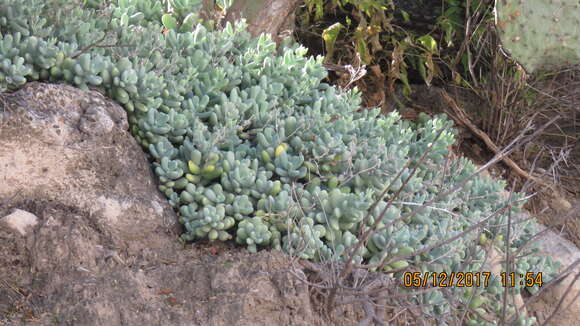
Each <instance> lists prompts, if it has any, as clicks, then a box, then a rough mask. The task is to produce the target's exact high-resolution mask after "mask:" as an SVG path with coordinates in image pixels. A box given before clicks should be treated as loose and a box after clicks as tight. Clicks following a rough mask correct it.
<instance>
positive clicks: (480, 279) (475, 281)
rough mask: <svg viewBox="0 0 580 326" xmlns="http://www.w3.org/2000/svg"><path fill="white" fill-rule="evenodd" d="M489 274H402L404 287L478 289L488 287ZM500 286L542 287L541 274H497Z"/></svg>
mask: <svg viewBox="0 0 580 326" xmlns="http://www.w3.org/2000/svg"><path fill="white" fill-rule="evenodd" d="M492 276H494V275H493V274H492V273H491V272H456V273H435V272H423V273H422V272H405V273H403V286H404V287H413V288H419V287H423V288H425V287H453V286H455V287H480V286H484V287H487V286H489V282H490V279H491V277H492ZM499 278H500V282H501V285H502V286H503V287H516V286H517V285H520V286H527V287H532V286H536V285H537V286H540V287H541V286H542V285H544V282H543V280H542V273H541V272H539V273H531V272H528V273H525V274H522V273H515V272H511V273H506V272H501V273H499Z"/></svg>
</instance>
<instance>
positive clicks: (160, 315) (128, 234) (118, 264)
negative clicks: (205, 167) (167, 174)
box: [0, 83, 321, 326]
mask: <svg viewBox="0 0 580 326" xmlns="http://www.w3.org/2000/svg"><path fill="white" fill-rule="evenodd" d="M0 105H1V106H2V107H1V108H0V114H1V120H0V219H1V220H2V221H1V222H0V248H2V253H1V254H0V325H4V324H5V325H11V326H12V325H20V324H22V325H49V324H50V325H53V324H56V325H95V326H97V325H110V326H116V325H316V324H317V323H318V324H320V323H321V322H320V321H319V320H320V318H319V317H317V316H316V314H314V313H313V311H312V308H311V306H310V300H309V294H308V289H307V287H306V285H305V284H304V283H301V282H298V281H297V280H296V279H295V278H293V277H290V275H289V274H288V272H287V271H285V270H286V269H287V268H288V260H287V258H285V257H284V256H283V255H281V254H279V253H267V252H264V253H260V254H257V255H250V254H249V253H247V252H246V251H245V250H241V249H236V248H233V247H231V248H228V249H227V250H225V249H224V248H225V247H228V245H225V244H221V245H219V246H221V247H222V248H221V249H219V251H218V249H216V248H220V247H215V246H214V245H211V244H209V245H202V244H196V245H194V246H191V245H187V246H185V245H183V244H182V243H180V242H179V239H178V237H177V236H178V234H179V227H178V225H177V224H176V221H177V218H176V216H175V214H174V212H173V210H172V209H171V207H170V206H169V205H168V204H167V201H166V200H165V199H164V198H163V197H162V195H161V194H160V193H159V192H158V191H157V189H156V185H155V182H154V181H153V180H154V179H153V175H152V173H151V170H150V166H149V163H148V161H147V158H146V157H145V154H144V153H143V152H142V150H141V149H140V147H139V146H138V145H137V143H136V142H135V141H134V139H133V138H132V137H131V136H130V134H129V133H128V132H127V129H128V123H127V119H126V115H125V112H124V111H123V110H122V108H121V107H120V106H118V105H116V104H115V103H113V102H112V101H109V100H107V99H106V98H105V97H103V96H102V95H100V94H99V93H97V92H84V91H81V90H79V89H76V88H73V87H70V86H65V85H49V84H40V83H31V84H27V85H26V86H25V87H24V88H23V89H21V90H19V91H17V92H15V93H12V94H2V95H1V98H0ZM2 217H4V218H2ZM208 246H211V247H212V248H213V250H212V252H213V253H214V254H211V253H210V252H209V251H208ZM3 323H4V324H3Z"/></svg>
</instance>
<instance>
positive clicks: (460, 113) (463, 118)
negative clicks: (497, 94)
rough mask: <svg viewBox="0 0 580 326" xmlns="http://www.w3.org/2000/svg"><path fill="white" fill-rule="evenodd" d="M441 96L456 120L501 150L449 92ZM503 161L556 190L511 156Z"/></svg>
mask: <svg viewBox="0 0 580 326" xmlns="http://www.w3.org/2000/svg"><path fill="white" fill-rule="evenodd" d="M441 97H442V98H443V100H444V101H445V103H446V104H447V105H449V107H450V108H451V110H453V115H451V116H452V117H453V118H454V120H456V121H457V122H460V123H462V124H463V125H465V126H466V127H467V128H469V130H471V132H472V133H473V134H475V135H476V136H477V137H479V139H481V140H482V141H483V142H484V143H485V145H486V146H487V147H488V148H489V149H490V150H491V151H492V152H493V153H494V154H497V153H499V152H500V149H499V147H498V146H497V145H496V144H495V143H494V142H493V141H492V140H491V139H490V138H489V136H488V135H487V134H486V133H485V132H483V131H482V130H481V129H479V128H478V127H477V126H476V125H475V124H473V123H472V122H471V120H470V119H469V117H468V116H467V114H466V113H465V111H464V110H463V109H462V108H461V107H459V105H458V104H457V103H456V102H455V101H454V100H453V99H452V98H451V97H450V96H449V94H447V92H445V91H441ZM559 118H560V115H557V116H556V117H554V118H553V119H552V120H550V122H552V123H553V122H554V121H556V120H557V119H559ZM502 161H503V162H504V163H505V164H507V165H508V166H509V167H510V168H511V169H512V170H513V171H514V172H515V173H516V174H518V175H519V176H521V177H523V178H525V179H527V180H531V181H534V182H535V183H536V184H539V185H541V186H544V187H547V188H550V189H552V190H555V189H554V186H553V185H552V184H549V183H547V182H545V181H544V180H542V179H540V178H537V177H535V176H533V175H531V174H530V173H528V172H526V171H525V170H523V169H522V168H521V167H520V166H519V165H518V164H517V163H516V162H514V161H513V160H512V159H510V158H509V157H507V156H504V157H502Z"/></svg>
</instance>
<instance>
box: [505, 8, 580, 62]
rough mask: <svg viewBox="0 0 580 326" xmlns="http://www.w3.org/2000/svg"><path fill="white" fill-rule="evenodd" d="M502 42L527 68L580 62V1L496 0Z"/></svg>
mask: <svg viewBox="0 0 580 326" xmlns="http://www.w3.org/2000/svg"><path fill="white" fill-rule="evenodd" d="M495 14H496V16H495V17H496V26H497V30H498V32H499V35H500V38H501V41H502V45H503V47H504V49H505V50H507V52H509V54H511V56H512V57H513V58H514V59H515V60H516V61H518V62H519V63H520V64H521V65H522V66H523V67H524V68H525V69H526V70H527V71H528V72H530V73H532V72H534V71H536V70H537V69H551V68H556V67H558V66H565V65H570V64H579V63H580V1H578V0H549V1H548V0H497V1H496V7H495Z"/></svg>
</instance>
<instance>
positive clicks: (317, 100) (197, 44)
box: [0, 0, 551, 322]
mask: <svg viewBox="0 0 580 326" xmlns="http://www.w3.org/2000/svg"><path fill="white" fill-rule="evenodd" d="M165 2H167V1H162V2H161V3H163V4H165ZM59 3H60V4H61V5H62V6H59ZM67 3H68V2H67V1H64V0H62V1H60V0H54V1H50V2H45V1H42V0H27V1H21V0H8V2H7V4H6V5H3V6H0V90H1V91H6V90H13V89H16V88H18V87H20V86H22V85H23V84H24V83H26V82H27V81H33V80H46V81H64V82H67V83H70V84H72V85H76V86H77V87H80V88H83V89H88V88H89V87H95V88H98V89H100V90H102V91H103V92H104V93H106V94H107V95H108V96H109V97H111V98H112V99H114V100H116V101H117V102H118V103H120V104H121V105H122V106H123V107H124V108H125V109H126V111H127V113H128V117H129V121H130V128H131V133H132V134H133V136H134V137H135V139H136V140H137V141H138V142H139V143H140V144H141V145H142V146H143V148H144V149H145V150H146V151H147V152H148V153H149V154H150V156H151V159H152V161H153V163H152V164H153V167H154V170H155V173H156V175H157V176H158V179H159V190H160V191H162V192H163V193H164V194H165V195H166V196H167V198H168V200H169V202H170V203H171V205H172V206H173V207H174V208H175V209H176V211H177V212H178V215H179V221H180V222H181V223H182V224H183V225H184V228H185V232H184V234H183V235H182V238H183V239H184V240H187V241H192V240H200V239H209V240H221V241H226V240H230V239H233V240H235V241H236V242H237V243H239V244H242V245H246V246H247V247H248V249H249V250H251V251H256V250H258V249H259V248H268V247H270V248H275V249H281V250H284V251H285V252H288V253H291V254H294V255H297V256H300V257H302V258H305V259H312V260H330V259H337V260H344V259H346V257H347V255H346V253H347V249H348V248H350V247H352V246H354V245H355V244H358V243H359V242H360V241H361V239H358V238H357V236H358V235H359V233H360V231H361V229H362V228H368V227H371V226H376V229H375V230H374V231H375V232H374V234H373V235H372V236H371V238H370V240H369V241H368V242H366V243H364V244H363V245H362V246H361V247H360V248H361V249H360V250H359V251H357V252H356V253H355V254H354V257H353V258H354V260H355V261H357V262H362V261H365V262H370V263H373V262H378V261H381V260H384V259H385V258H386V259H389V258H392V257H398V256H400V255H404V254H409V253H412V252H414V251H417V250H421V249H423V248H427V247H429V246H431V245H433V244H435V243H438V242H439V241H442V240H445V239H448V238H449V237H451V236H453V235H456V234H458V233H460V232H463V231H464V230H465V229H467V228H468V227H469V226H471V225H473V224H475V223H477V222H478V221H480V220H481V219H482V218H484V217H485V216H487V215H488V214H490V213H492V212H495V211H498V210H499V209H500V208H502V207H503V206H504V205H505V204H506V202H507V199H505V198H503V197H501V196H500V195H499V194H500V192H501V191H502V190H503V188H504V186H505V185H504V184H503V183H502V182H498V181H494V180H492V179H490V178H486V177H476V178H474V179H473V180H471V181H469V182H467V184H466V185H465V187H464V189H463V190H462V191H461V192H456V193H452V194H450V195H449V196H446V197H445V198H441V199H439V200H436V201H435V202H434V203H432V204H430V206H429V207H428V208H427V209H425V210H423V211H422V212H420V213H418V214H414V215H411V216H408V217H407V218H401V217H402V216H403V214H407V213H409V212H410V211H411V210H413V209H414V208H415V207H417V206H418V205H419V206H420V205H424V204H426V203H429V202H430V201H433V200H434V199H435V198H436V197H437V195H438V194H440V193H442V192H445V191H447V190H449V189H451V188H453V187H454V186H455V185H457V184H458V183H459V182H461V181H463V180H465V178H467V177H468V176H470V175H471V174H472V173H473V172H474V171H475V166H474V165H473V164H472V163H471V162H470V161H468V160H466V159H459V160H451V159H449V156H448V148H449V146H450V145H451V144H453V142H454V132H453V130H452V129H451V126H450V123H449V122H448V121H447V120H446V119H445V117H442V116H437V117H434V118H432V119H428V118H425V117H422V118H421V119H420V121H419V122H417V123H416V124H414V123H410V122H407V121H403V120H401V117H400V115H399V114H398V113H397V112H392V113H390V114H388V115H381V114H380V112H379V110H378V109H369V110H359V106H360V103H361V98H360V94H359V93H358V92H357V91H356V90H352V91H342V90H338V89H336V88H334V87H332V86H330V85H328V84H325V83H323V82H322V80H323V78H324V77H325V76H326V72H325V70H324V68H323V67H322V65H321V63H322V59H321V58H309V57H306V49H304V48H303V47H300V46H296V45H293V46H289V47H284V48H280V49H276V45H275V44H274V43H273V42H272V41H271V40H270V39H269V37H267V36H265V35H262V36H260V37H258V38H253V37H251V36H250V34H249V33H248V32H246V30H245V28H246V26H245V24H244V23H243V22H238V23H237V24H234V25H232V24H227V25H226V26H225V27H224V28H221V29H215V28H213V27H212V26H209V25H204V24H203V23H202V22H200V21H199V20H198V15H196V14H195V13H196V10H197V9H198V8H199V4H200V1H198V0H182V1H171V3H172V6H171V7H172V8H173V9H172V11H171V12H166V11H165V8H166V6H163V5H160V4H159V3H160V2H158V1H156V0H119V1H107V2H104V1H103V2H100V1H97V0H91V1H86V2H84V5H81V4H80V3H78V4H77V5H76V6H74V8H72V9H71V8H69V7H67ZM69 5H70V4H69ZM40 17H43V18H40ZM424 153H427V155H425V157H424V158H423V159H420V157H421V156H423V154H424ZM408 162H410V163H409V164H407V163H408ZM413 169H416V171H415V173H414V174H412V170H413ZM400 171H401V173H400V174H399V172H400ZM387 184H391V190H390V191H388V192H387V193H386V195H385V196H383V197H381V196H379V195H380V194H381V192H382V191H383V189H384V188H385V186H386V185H387ZM399 188H402V189H400V192H399V193H398V195H397V196H396V198H393V197H394V196H395V192H396V191H399ZM391 199H392V200H393V202H392V204H391V205H387V202H388V201H389V200H391ZM375 202H377V203H378V204H377V205H375V206H373V203H375ZM371 207H374V209H372V210H371V211H370V214H369V218H365V217H366V216H367V212H368V211H369V210H370V209H371ZM383 210H385V213H384V214H383V213H382V212H383ZM516 210H517V209H516V208H513V209H512V211H516ZM508 212H509V210H508V211H505V212H503V213H500V214H497V216H495V217H493V218H491V219H489V221H488V223H487V224H486V226H489V227H488V228H487V230H486V232H487V234H488V236H489V237H499V236H501V235H503V233H505V228H499V227H494V226H497V225H504V224H505V223H506V221H507V213H508ZM518 228H520V229H521V230H522V232H520V235H519V236H518V237H517V238H516V239H514V242H513V244H512V245H513V247H516V246H517V243H518V242H517V241H521V239H523V238H525V237H526V236H527V235H528V234H529V233H530V232H531V231H529V230H527V229H526V228H525V224H520V225H519V226H518ZM478 239H479V234H467V235H466V236H464V237H461V238H460V239H458V240H456V241H453V242H451V243H449V244H446V245H442V246H438V247H435V248H434V249H432V250H428V251H426V252H424V253H423V254H421V255H416V256H414V257H411V258H406V259H402V260H398V261H395V262H393V263H391V264H390V265H388V266H386V269H389V270H390V269H397V268H402V267H405V266H408V265H410V264H412V265H415V266H418V267H419V268H420V269H422V270H424V271H430V272H446V273H450V272H453V271H459V270H461V271H477V270H478V269H481V261H482V260H483V255H484V250H483V248H481V247H478V248H479V249H478V250H479V251H478V252H477V253H476V259H475V260H473V261H471V262H465V257H466V251H467V248H468V247H469V246H471V245H472V244H473V243H474V242H475V241H478ZM530 259H535V258H533V256H532V258H530ZM524 260H525V258H522V259H521V261H520V262H524ZM542 264H543V266H544V267H545V268H546V271H551V269H550V266H549V264H545V263H544V262H542ZM519 266H522V268H524V267H525V265H522V264H520V265H519ZM538 268H540V266H538V265H536V266H535V269H538ZM491 289H492V290H490V291H487V292H485V290H484V292H485V293H486V294H485V295H487V297H488V298H492V297H494V296H498V295H499V293H500V291H499V290H498V288H497V286H496V287H493V288H491ZM463 290H464V289H461V288H457V289H454V291H458V292H461V291H463ZM493 291H495V292H493ZM417 300H418V301H420V302H423V303H429V304H432V305H430V306H427V307H426V308H425V312H426V313H430V314H434V315H437V316H440V317H439V318H440V320H441V321H442V322H444V320H445V315H444V314H443V313H444V312H445V311H447V310H448V308H449V305H448V303H447V302H446V301H445V300H446V299H445V298H444V297H443V296H442V295H441V293H440V292H437V291H435V292H431V293H430V294H425V295H424V297H420V298H419V297H418V298H417ZM494 300H495V299H493V300H490V302H494ZM495 301H497V300H495ZM496 308H497V307H492V306H489V305H488V306H486V309H490V310H494V309H496ZM481 309H483V308H481ZM473 320H477V318H476V317H474V319H473Z"/></svg>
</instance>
